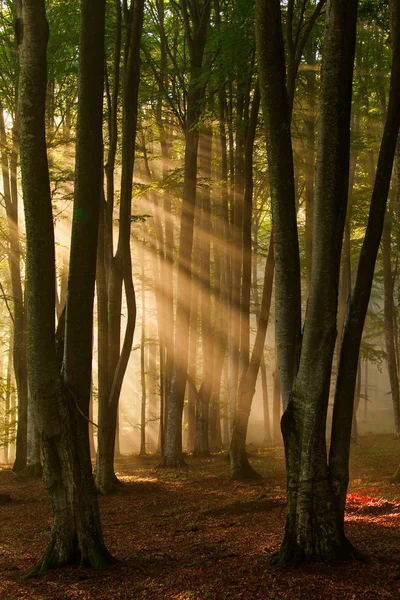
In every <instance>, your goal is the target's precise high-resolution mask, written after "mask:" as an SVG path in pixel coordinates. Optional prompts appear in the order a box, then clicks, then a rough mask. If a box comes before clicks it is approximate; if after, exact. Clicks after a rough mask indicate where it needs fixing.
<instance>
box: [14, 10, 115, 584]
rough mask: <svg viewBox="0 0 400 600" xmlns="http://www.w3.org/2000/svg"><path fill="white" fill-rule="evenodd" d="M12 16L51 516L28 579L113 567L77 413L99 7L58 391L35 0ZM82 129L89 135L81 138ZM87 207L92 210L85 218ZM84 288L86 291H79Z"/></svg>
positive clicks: (85, 37) (97, 102) (90, 222)
mask: <svg viewBox="0 0 400 600" xmlns="http://www.w3.org/2000/svg"><path fill="white" fill-rule="evenodd" d="M20 9H22V10H21V12H20V13H19V18H20V19H22V23H21V24H22V27H18V28H17V29H19V31H21V30H22V31H23V34H22V36H20V37H19V39H18V42H19V55H20V80H19V98H18V123H19V132H20V156H21V174H22V185H23V197H24V208H25V223H26V238H27V258H26V269H27V309H28V310H27V357H28V372H29V386H30V393H31V395H32V403H33V407H34V411H35V418H36V421H37V425H38V428H39V431H40V433H41V439H42V446H43V454H44V466H45V478H46V483H47V486H48V489H49V492H50V496H51V501H52V510H53V520H52V530H51V538H50V542H49V545H48V547H47V550H46V551H45V553H44V555H43V557H42V558H41V559H40V560H39V561H38V563H37V564H36V565H35V567H33V569H32V570H31V572H30V575H31V576H34V575H40V574H42V573H44V572H45V571H46V570H47V569H49V568H52V567H57V566H61V565H63V564H67V563H76V562H78V563H80V564H82V565H91V566H95V567H97V568H101V567H105V566H106V565H107V564H110V563H111V562H113V559H112V557H111V556H110V554H109V553H108V551H107V549H106V547H105V545H104V541H103V537H102V532H101V523H100V516H99V512H98V507H97V498H96V494H95V490H94V485H93V479H92V472H91V463H90V455H89V443H88V435H87V418H86V417H84V416H83V415H85V412H84V411H85V403H84V401H85V394H86V390H87V397H88V396H89V389H90V374H91V356H90V355H91V346H92V340H91V322H92V315H91V313H90V310H91V304H92V303H93V291H94V274H95V243H96V238H97V228H98V222H97V216H96V212H98V208H97V209H96V205H97V206H98V204H99V200H100V182H101V177H102V140H101V122H102V74H103V64H104V61H103V56H102V40H103V39H104V13H105V3H99V4H97V5H96V6H94V5H92V3H91V2H87V1H86V0H83V1H82V4H81V37H80V48H81V52H80V74H81V79H80V100H79V113H80V114H79V122H78V131H79V132H80V140H79V143H78V146H77V169H76V171H77V174H79V175H80V176H81V177H82V179H80V180H79V179H78V177H77V186H76V197H77V198H78V199H79V196H80V194H81V195H82V196H83V201H81V202H79V200H78V202H77V204H76V205H75V211H76V212H75V220H74V222H76V220H78V222H80V223H79V224H80V227H81V228H82V227H83V228H84V229H86V234H85V236H86V241H87V243H88V244H92V246H91V247H90V248H86V247H85V245H83V247H81V250H83V254H82V256H79V254H75V256H77V257H78V258H79V260H78V261H77V262H76V260H72V261H71V270H72V268H74V269H79V270H80V271H81V273H82V271H83V268H82V266H83V265H82V260H81V259H82V257H84V258H85V260H86V253H85V250H89V252H88V256H90V257H91V258H92V263H93V264H92V265H90V266H91V269H90V271H89V272H86V271H85V272H84V276H83V279H84V283H85V286H89V287H91V289H92V297H91V302H90V300H89V296H90V294H89V293H86V294H85V296H83V295H80V296H79V308H80V309H83V310H88V312H89V315H87V314H84V315H83V316H82V315H81V316H80V318H81V319H84V320H85V323H84V324H83V325H82V327H81V323H80V322H79V316H78V319H77V320H76V321H75V323H77V325H76V329H77V331H76V333H77V335H75V336H74V335H73V332H72V327H73V321H74V316H75V315H74V311H73V310H72V311H71V310H70V312H69V317H67V319H68V318H69V319H70V320H69V322H67V327H68V328H69V334H68V335H69V341H68V344H67V340H66V349H65V358H66V359H67V361H66V363H65V365H64V375H63V379H64V381H65V383H66V386H67V389H66V388H65V387H64V381H63V380H62V378H61V377H60V372H59V363H58V360H57V353H56V344H55V341H56V338H55V330H54V323H55V250H54V230H53V215H52V205H51V197H50V183H49V173H48V163H47V155H46V140H45V95H46V46H47V40H48V25H47V21H46V16H45V5H44V2H43V0H24V1H23V2H22V6H21V4H20ZM83 48H84V49H85V51H83ZM85 110H86V111H87V113H86V114H85V112H84V111H85ZM89 132H90V133H91V135H87V134H88V133H89ZM85 133H86V135H85ZM84 158H86V159H87V160H88V161H89V163H90V166H87V165H86V166H87V171H85V172H84V173H85V176H87V177H89V181H90V184H91V186H90V187H89V185H88V183H89V182H88V181H86V182H85V183H86V184H87V185H86V186H85V184H84V178H83V174H82V169H83V168H84V160H82V159H84ZM91 178H93V179H91ZM82 196H81V198H82ZM85 201H86V202H85ZM90 209H93V213H94V215H93V217H92V210H90ZM85 226H86V227H85ZM89 234H90V235H89ZM77 241H79V242H81V241H83V240H79V235H78V236H76V232H75V237H74V236H73V243H74V244H75V251H76V242H77ZM93 246H94V247H93ZM86 265H87V263H85V266H86ZM76 275H78V273H77V274H76ZM77 279H78V280H79V276H78V277H75V281H76V280H77ZM71 281H73V279H72V280H71V276H70V282H71ZM83 289H84V291H85V292H87V287H84V288H83ZM73 290H74V286H73V285H71V284H70V288H69V298H71V296H72V293H73ZM75 290H76V288H75ZM79 291H82V290H79ZM79 314H81V313H79ZM87 322H89V325H88V323H87ZM71 333H72V335H71ZM82 333H84V334H86V336H87V337H88V341H87V345H86V347H85V346H84V345H83V339H80V340H79V341H80V342H81V343H79V345H78V346H75V347H74V348H72V347H71V342H73V340H74V337H75V342H78V339H79V335H81V334H82ZM77 347H79V349H80V352H79V358H80V360H81V361H82V365H83V366H78V367H77V372H74V371H73V370H72V369H73V366H74V365H73V360H71V356H70V351H71V350H74V351H75V352H76V348H77ZM84 369H86V371H85V372H84ZM71 390H72V393H71ZM86 414H87V413H86Z"/></svg>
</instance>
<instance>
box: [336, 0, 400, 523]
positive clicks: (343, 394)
mask: <svg viewBox="0 0 400 600" xmlns="http://www.w3.org/2000/svg"><path fill="white" fill-rule="evenodd" d="M391 42H392V49H393V54H392V68H391V77H390V91H389V102H388V108H387V114H386V120H385V126H384V131H383V136H382V142H381V147H380V150H379V157H378V165H377V170H376V174H375V184H374V189H373V192H372V198H371V205H370V211H369V216H368V224H367V229H366V233H365V237H364V241H363V245H362V248H361V253H360V258H359V262H358V267H357V275H356V280H355V283H354V287H353V290H352V293H351V296H350V298H349V302H348V305H347V313H346V319H345V326H344V330H343V336H342V345H341V349H340V360H339V368H338V375H337V381H336V390H335V400H334V409H333V421H332V436H331V448H330V455H329V470H330V481H331V487H332V489H333V491H334V497H335V505H336V513H337V521H338V523H339V527H340V528H341V529H342V531H343V526H344V510H345V504H346V494H347V487H348V482H349V455H350V438H351V422H352V415H353V403H354V389H355V384H356V377H357V368H358V357H359V351H360V344H361V336H362V331H363V327H364V321H365V316H366V313H367V308H368V302H369V298H370V293H371V286H372V280H373V276H374V269H375V261H376V256H377V253H378V249H379V244H380V240H381V236H382V230H383V225H384V219H385V212H386V203H387V196H388V192H389V187H390V180H391V175H392V168H393V161H394V156H395V152H396V144H397V138H398V132H399V125H400V111H399V110H398V106H399V103H400V8H399V6H398V3H397V2H394V3H392V15H391Z"/></svg>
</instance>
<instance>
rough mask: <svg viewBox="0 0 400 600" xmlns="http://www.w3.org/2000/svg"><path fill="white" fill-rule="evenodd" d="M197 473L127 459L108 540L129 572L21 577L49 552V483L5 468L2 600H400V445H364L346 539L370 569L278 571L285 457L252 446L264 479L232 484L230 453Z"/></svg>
mask: <svg viewBox="0 0 400 600" xmlns="http://www.w3.org/2000/svg"><path fill="white" fill-rule="evenodd" d="M187 462H188V468H187V469H184V470H180V471H178V472H175V471H159V470H156V468H155V467H156V465H157V458H155V457H146V458H144V459H139V458H137V457H126V458H123V459H121V460H119V461H117V468H118V472H119V477H120V479H121V480H122V481H123V482H124V485H123V486H121V487H120V488H119V489H118V491H117V492H116V493H115V494H113V495H111V496H109V497H101V498H100V499H99V500H100V506H101V513H102V519H103V525H104V536H105V540H106V543H107V546H108V548H109V549H110V551H111V552H112V554H113V555H114V556H115V557H117V558H118V560H119V561H120V562H119V564H118V565H117V566H115V567H112V568H110V569H108V570H106V571H103V572H100V573H99V572H95V571H92V570H85V569H78V568H65V569H60V570H56V571H52V572H50V573H48V574H47V575H46V576H45V577H43V578H42V579H39V580H38V579H33V580H25V579H23V577H22V575H23V573H24V572H25V571H26V570H27V569H28V568H29V567H31V566H32V565H33V564H34V563H35V561H36V560H37V559H38V558H39V556H40V554H41V552H43V550H44V548H45V546H46V542H47V540H48V537H49V531H50V504H49V501H48V498H47V493H46V491H45V489H44V486H43V484H42V482H31V481H26V480H24V479H21V478H17V477H15V476H14V475H13V474H12V473H11V472H10V471H7V470H5V469H3V470H1V471H0V494H1V493H3V494H10V495H11V497H12V502H11V503H10V504H7V505H3V506H0V598H1V599H6V600H14V599H16V598H23V599H25V600H44V599H46V600H61V599H62V600H64V599H88V600H89V599H90V600H111V599H113V600H114V599H125V598H127V599H142V598H146V599H151V600H206V599H210V600H224V599H230V600H239V599H244V600H258V599H260V600H261V599H262V600H278V599H284V598H285V599H288V600H300V599H302V600H303V599H304V600H317V599H321V600H322V599H323V600H330V599H339V598H340V599H346V600H356V599H365V600H373V599H374V600H375V599H381V598H391V599H393V600H400V486H399V485H391V484H390V481H389V479H390V476H391V475H392V474H393V473H394V471H395V469H396V468H397V466H398V464H399V462H400V442H398V441H396V440H393V439H392V438H391V437H390V436H384V435H381V436H364V437H361V438H360V442H359V444H357V445H356V446H354V447H353V449H352V459H351V484H350V490H349V497H348V510H347V525H346V528H347V534H348V537H349V538H350V539H351V541H352V542H353V544H355V545H356V546H357V548H359V549H360V550H361V552H363V554H364V555H365V556H366V557H367V558H368V563H367V564H363V563H360V562H356V561H353V562H349V563H343V564H339V565H335V566H332V565H305V566H303V567H301V568H296V569H295V568H285V569H277V568H275V567H273V566H272V565H271V563H270V561H269V559H268V556H269V555H270V554H272V553H273V552H275V551H277V550H278V548H279V544H280V541H281V539H282V535H283V529H284V523H285V474H284V465H283V456H282V449H281V448H268V449H262V450H261V449H259V450H257V449H253V451H252V454H251V462H252V464H253V465H254V466H255V467H256V469H257V470H258V471H259V472H261V473H262V474H263V475H264V477H265V478H264V479H263V480H261V481H259V482H256V483H237V482H230V481H229V463H228V459H227V456H226V454H218V455H215V456H213V457H212V458H210V459H207V460H199V459H193V458H191V457H187Z"/></svg>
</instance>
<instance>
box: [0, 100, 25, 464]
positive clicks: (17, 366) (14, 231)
mask: <svg viewBox="0 0 400 600" xmlns="http://www.w3.org/2000/svg"><path fill="white" fill-rule="evenodd" d="M0 144H1V146H2V151H1V166H2V179H3V194H4V203H5V206H6V213H7V221H8V231H9V240H10V242H9V264H10V273H11V287H12V295H13V316H14V323H13V335H14V341H13V365H14V373H15V380H16V383H17V394H18V426H17V440H16V456H15V462H14V465H13V470H14V471H15V472H16V473H20V472H21V471H23V470H24V468H25V466H26V458H27V435H28V429H27V428H28V380H27V366H26V340H25V307H24V297H23V291H22V281H21V248H20V241H19V227H18V189H17V181H18V180H17V162H18V141H17V128H16V125H15V124H14V127H13V130H12V151H11V160H10V162H9V159H8V156H7V151H6V149H7V136H6V130H5V125H4V112H3V107H2V106H1V105H0Z"/></svg>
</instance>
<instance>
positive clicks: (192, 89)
mask: <svg viewBox="0 0 400 600" xmlns="http://www.w3.org/2000/svg"><path fill="white" fill-rule="evenodd" d="M193 6H195V7H196V10H191V11H190V17H191V18H192V19H193V23H192V26H191V25H190V17H189V12H188V9H187V6H186V3H183V4H182V8H183V21H184V24H185V30H186V40H187V43H188V46H189V52H190V63H191V65H190V81H189V91H188V95H187V117H186V128H185V141H186V146H185V168H184V179H183V193H182V216H181V229H180V239H179V252H178V284H177V307H176V326H175V344H174V348H175V350H174V367H173V372H172V378H171V389H170V392H169V396H168V406H167V411H168V412H167V424H166V435H165V449H164V456H163V459H162V463H161V466H164V467H180V466H182V465H184V460H183V457H182V412H183V404H184V395H185V387H186V378H187V365H188V346H189V325H190V299H191V282H190V271H191V265H192V247H193V230H194V212H195V211H194V208H195V199H196V170H197V151H198V137H199V135H198V130H197V122H198V119H199V116H200V110H201V107H200V106H199V104H200V100H201V98H202V89H201V88H200V87H199V85H198V79H197V78H198V76H199V74H200V72H201V68H202V64H203V54H204V48H205V43H206V38H207V28H208V22H209V15H210V1H209V0H204V3H202V4H200V3H198V2H197V1H196V2H194V4H193ZM192 8H193V7H192Z"/></svg>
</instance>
